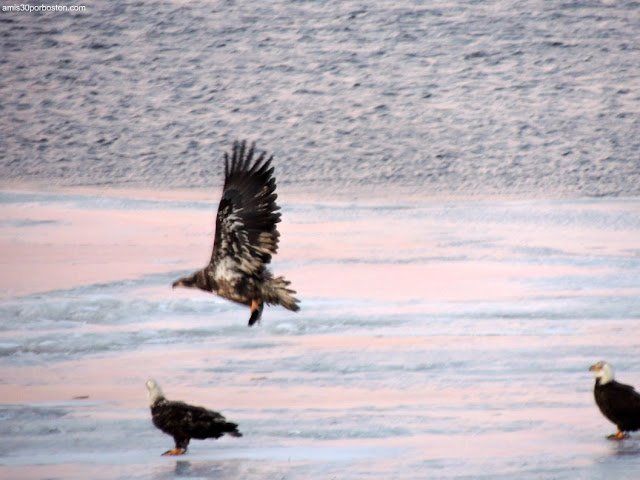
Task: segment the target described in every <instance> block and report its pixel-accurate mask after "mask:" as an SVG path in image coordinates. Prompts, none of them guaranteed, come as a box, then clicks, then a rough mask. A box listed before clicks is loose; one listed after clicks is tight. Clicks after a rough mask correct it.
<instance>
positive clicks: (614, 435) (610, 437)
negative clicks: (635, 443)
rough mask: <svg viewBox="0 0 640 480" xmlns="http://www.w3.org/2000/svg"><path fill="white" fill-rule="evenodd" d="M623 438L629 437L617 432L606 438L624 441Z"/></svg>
mask: <svg viewBox="0 0 640 480" xmlns="http://www.w3.org/2000/svg"><path fill="white" fill-rule="evenodd" d="M625 438H629V435H627V434H626V433H624V432H623V431H622V430H618V431H617V432H616V433H615V434H613V435H609V436H608V437H607V439H608V440H624V439H625Z"/></svg>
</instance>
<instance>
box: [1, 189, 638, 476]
mask: <svg viewBox="0 0 640 480" xmlns="http://www.w3.org/2000/svg"><path fill="white" fill-rule="evenodd" d="M169 197H170V195H165V198H149V197H147V198H143V197H142V196H129V197H124V196H104V195H101V196H95V195H70V194H29V193H11V192H4V193H2V195H1V196H0V199H1V203H0V218H1V226H2V228H1V230H0V234H1V237H0V243H1V245H2V251H3V272H4V275H3V278H2V283H1V284H0V294H1V295H2V300H1V302H0V354H1V355H2V357H1V361H2V382H1V384H0V392H1V397H2V404H1V405H0V418H2V424H1V427H0V428H1V429H2V430H1V431H2V437H3V438H4V442H5V444H6V445H9V446H10V448H7V449H4V450H3V452H2V453H1V454H0V477H2V478H8V479H9V478H15V479H32V478H33V479H44V478H64V479H76V478H77V479H84V478H93V479H138V478H139V479H165V478H198V479H199V478H220V479H226V478H228V479H237V478H244V479H253V478H255V479H258V478H260V479H263V478H287V479H310V478H313V479H316V478H375V479H388V478H396V479H404V478H442V479H462V478H491V479H497V478H505V479H506V478H513V477H514V476H518V478H525V479H540V478H554V479H575V478H581V479H601V478H613V477H616V478H628V479H632V478H637V475H638V472H640V440H639V439H638V436H637V435H635V436H632V438H631V439H630V440H627V441H624V442H622V443H619V444H614V443H612V442H609V441H607V440H606V439H605V436H606V435H607V434H610V433H612V432H613V431H614V429H615V428H614V426H613V425H611V424H609V423H608V422H607V421H606V420H605V419H604V418H603V417H602V416H601V415H600V413H599V412H598V410H597V408H596V406H595V404H594V402H593V399H592V393H591V389H592V384H593V380H592V377H591V375H590V373H589V372H588V371H587V369H588V367H589V365H591V364H592V363H594V362H595V361H597V360H600V359H606V360H608V361H609V362H610V363H612V364H613V365H614V366H615V367H617V371H618V378H619V379H620V380H621V381H623V382H626V383H631V384H635V385H640V360H639V359H640V346H639V344H638V335H637V327H638V320H639V317H638V312H639V311H640V308H639V307H640V304H639V300H638V299H639V298H640V295H639V294H640V289H639V287H638V285H640V275H639V272H640V268H639V267H640V265H639V263H640V256H639V254H640V251H639V250H638V245H640V202H638V200H635V199H596V200H577V201H492V202H473V203H465V202H436V201H432V202H423V203H398V204H373V203H370V204H357V205H356V204H343V203H333V204H330V203H320V202H315V203H311V202H307V203H305V202H296V201H294V200H293V199H291V201H290V202H286V201H285V202H283V223H282V224H281V228H280V230H281V232H282V239H281V248H280V251H279V253H278V255H277V256H276V257H275V259H274V262H273V270H274V271H275V272H276V273H278V274H284V275H285V276H286V277H287V278H289V279H290V280H291V281H292V285H293V286H294V287H295V288H296V289H297V290H298V294H299V295H298V296H299V297H300V299H301V301H302V304H301V305H302V310H301V311H300V312H299V313H297V314H293V313H291V312H288V311H285V310H283V309H278V308H268V309H267V310H265V313H264V315H263V320H262V324H260V325H259V326H257V327H256V328H251V329H249V328H248V327H246V321H247V318H248V312H247V311H246V310H245V309H244V308H240V307H237V306H235V305H231V304H230V303H228V302H225V301H223V300H221V299H218V298H216V297H213V296H211V295H206V294H204V293H201V294H199V293H197V292H195V291H187V290H172V289H171V282H172V280H174V279H175V278H177V277H178V276H180V275H181V274H183V273H185V272H187V271H190V270H193V269H196V268H199V267H200V266H201V264H203V262H204V261H205V260H206V259H207V258H208V256H209V248H210V242H211V239H212V228H213V216H214V213H213V211H214V208H215V206H216V204H215V202H210V201H208V200H206V199H198V198H195V197H193V196H192V197H190V198H178V196H173V197H172V198H169ZM148 377H155V378H156V379H157V380H158V381H159V382H160V383H161V385H163V387H164V390H165V393H166V394H167V396H168V397H170V398H174V399H182V400H186V401H188V402H191V403H195V404H201V405H205V406H208V407H210V408H213V409H216V410H219V411H221V412H222V413H224V414H225V415H226V416H227V418H228V419H230V420H232V421H234V422H237V423H238V424H239V426H240V430H241V431H242V432H243V433H244V437H242V438H223V439H222V440H218V441H211V440H210V441H197V440H194V441H193V442H192V444H191V446H190V449H189V452H188V454H187V456H185V457H183V458H182V459H179V460H175V459H169V458H163V457H160V454H161V453H162V452H163V451H165V450H166V449H168V448H169V447H171V446H172V440H171V438H170V437H168V436H165V435H163V434H162V433H161V432H159V431H158V430H156V429H155V428H154V427H153V426H152V424H151V420H150V414H149V410H148V406H147V400H146V389H145V386H144V382H145V380H146V379H147V378H148Z"/></svg>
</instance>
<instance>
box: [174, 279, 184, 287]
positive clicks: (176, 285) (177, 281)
mask: <svg viewBox="0 0 640 480" xmlns="http://www.w3.org/2000/svg"><path fill="white" fill-rule="evenodd" d="M183 285H184V283H183V282H182V279H180V280H176V281H175V282H173V284H172V285H171V288H176V287H182V286H183Z"/></svg>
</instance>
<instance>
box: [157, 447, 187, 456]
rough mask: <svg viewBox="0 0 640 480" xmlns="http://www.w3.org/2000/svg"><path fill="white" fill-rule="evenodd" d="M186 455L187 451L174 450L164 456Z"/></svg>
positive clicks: (168, 451)
mask: <svg viewBox="0 0 640 480" xmlns="http://www.w3.org/2000/svg"><path fill="white" fill-rule="evenodd" d="M185 453H187V451H186V450H183V449H181V448H174V449H173V450H167V451H166V452H164V453H163V454H162V456H163V457H165V456H176V455H184V454H185Z"/></svg>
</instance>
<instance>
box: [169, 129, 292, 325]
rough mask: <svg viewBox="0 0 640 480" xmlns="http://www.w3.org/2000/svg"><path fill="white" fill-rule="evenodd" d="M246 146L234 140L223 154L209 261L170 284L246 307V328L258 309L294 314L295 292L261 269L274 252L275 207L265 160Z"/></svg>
mask: <svg viewBox="0 0 640 480" xmlns="http://www.w3.org/2000/svg"><path fill="white" fill-rule="evenodd" d="M272 158H273V157H269V158H267V157H266V154H265V153H264V152H263V153H261V154H260V155H256V154H255V148H254V146H253V145H252V146H251V147H250V148H249V149H247V146H246V142H235V143H234V144H233V153H232V155H231V157H229V155H227V154H225V156H224V159H225V182H224V189H223V192H222V198H221V199H220V205H219V206H218V213H217V216H216V233H215V237H214V242H213V251H212V253H211V260H210V262H209V265H207V266H206V267H205V268H203V269H202V270H200V271H198V272H196V273H195V274H193V275H192V276H190V277H185V278H182V279H180V280H178V281H176V282H175V283H174V287H175V286H186V287H196V288H200V289H201V290H205V291H208V292H212V293H215V294H217V295H219V296H221V297H223V298H226V299H228V300H231V301H233V302H236V303H239V304H242V305H248V306H251V318H250V320H249V325H252V324H253V323H255V322H256V321H257V320H259V319H260V315H261V313H262V307H263V305H264V304H265V303H266V304H270V305H281V306H283V307H285V308H287V309H289V310H292V311H298V310H299V309H300V307H299V306H298V299H296V298H294V297H293V296H292V295H293V294H295V293H296V292H295V291H294V290H291V289H290V288H288V286H289V284H290V282H288V281H287V280H285V279H284V278H283V277H277V278H274V276H273V275H272V274H271V272H270V271H269V270H268V269H267V267H266V265H267V264H268V263H269V262H271V257H272V255H274V254H275V253H276V252H277V250H278V239H279V237H280V233H279V232H278V229H277V227H276V225H277V223H278V222H280V212H279V210H280V207H279V206H278V205H277V204H276V198H277V195H276V193H275V189H276V181H275V178H274V177H273V168H272V167H271V160H272Z"/></svg>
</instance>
